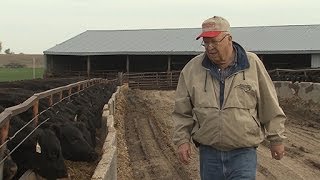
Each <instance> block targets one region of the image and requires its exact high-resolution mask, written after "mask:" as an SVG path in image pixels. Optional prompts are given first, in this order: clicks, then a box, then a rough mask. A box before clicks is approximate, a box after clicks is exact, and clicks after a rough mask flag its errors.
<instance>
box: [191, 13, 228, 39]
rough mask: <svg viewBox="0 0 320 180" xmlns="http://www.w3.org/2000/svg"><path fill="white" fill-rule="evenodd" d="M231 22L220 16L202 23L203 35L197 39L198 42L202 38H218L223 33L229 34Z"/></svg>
mask: <svg viewBox="0 0 320 180" xmlns="http://www.w3.org/2000/svg"><path fill="white" fill-rule="evenodd" d="M229 31H230V24H229V22H228V21H227V20H226V19H224V18H223V17H220V16H213V17H212V18H209V19H207V20H205V21H204V22H203V23H202V33H201V34H200V35H199V36H198V37H197V38H196V39H197V40H198V39H199V38H201V37H216V36H218V35H219V34H220V33H221V32H229Z"/></svg>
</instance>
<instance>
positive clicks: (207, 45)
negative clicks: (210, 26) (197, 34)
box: [201, 34, 229, 47]
mask: <svg viewBox="0 0 320 180" xmlns="http://www.w3.org/2000/svg"><path fill="white" fill-rule="evenodd" d="M227 36H229V34H226V35H225V36H224V37H223V38H222V39H221V40H220V41H210V42H204V41H202V42H201V46H203V47H209V46H211V47H216V46H217V45H219V43H220V42H221V41H223V40H224V38H225V37H227Z"/></svg>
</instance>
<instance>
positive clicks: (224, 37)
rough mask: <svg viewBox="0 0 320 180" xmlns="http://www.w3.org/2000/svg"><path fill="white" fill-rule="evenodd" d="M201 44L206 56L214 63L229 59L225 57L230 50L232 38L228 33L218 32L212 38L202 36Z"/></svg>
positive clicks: (224, 61) (219, 63)
mask: <svg viewBox="0 0 320 180" xmlns="http://www.w3.org/2000/svg"><path fill="white" fill-rule="evenodd" d="M203 45H204V47H205V49H206V54H207V56H208V57H209V59H210V60H211V61H213V62H214V63H216V64H218V65H221V64H224V63H226V62H227V61H229V59H227V56H228V52H230V50H231V51H232V38H231V35H230V34H227V33H220V34H219V35H218V36H216V37H213V38H208V37H204V38H203ZM230 48H231V49H230Z"/></svg>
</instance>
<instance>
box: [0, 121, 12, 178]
mask: <svg viewBox="0 0 320 180" xmlns="http://www.w3.org/2000/svg"><path fill="white" fill-rule="evenodd" d="M9 124H10V120H7V122H6V123H5V124H3V126H2V127H1V130H0V133H1V134H0V136H1V137H0V138H1V140H0V142H1V144H3V143H4V142H5V141H6V139H7V138H8V132H9ZM6 149H7V146H6V145H4V146H2V148H1V149H0V160H1V161H2V160H3V158H5V150H6ZM3 164H4V163H1V164H0V179H3Z"/></svg>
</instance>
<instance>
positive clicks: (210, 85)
mask: <svg viewBox="0 0 320 180" xmlns="http://www.w3.org/2000/svg"><path fill="white" fill-rule="evenodd" d="M246 55H247V58H248V61H249V65H250V67H249V68H247V69H244V70H242V71H240V72H237V73H235V74H234V75H231V76H229V77H228V78H226V79H225V91H224V92H225V93H224V103H223V105H222V107H221V108H220V105H219V81H218V80H216V79H215V78H213V77H212V76H211V75H210V74H209V75H208V74H207V73H208V72H207V71H208V69H206V68H205V67H203V66H202V61H203V58H204V56H205V55H204V54H200V55H198V56H196V57H195V58H193V59H192V60H191V61H190V62H188V64H187V65H186V66H185V67H184V68H183V70H182V71H181V74H180V78H179V83H178V86H177V90H176V99H175V108H174V112H173V114H172V117H173V121H174V125H175V131H174V135H173V142H174V143H175V144H176V145H177V146H179V145H181V144H182V143H185V142H190V141H191V138H192V139H193V140H195V141H196V142H198V143H200V144H203V145H210V146H212V147H214V148H216V149H219V150H232V149H236V148H242V147H257V146H258V145H259V144H260V143H261V142H262V141H263V140H264V138H265V137H267V138H268V140H270V141H271V143H281V142H282V140H283V139H284V138H285V137H284V135H283V133H284V130H285V129H284V122H285V120H286V116H285V114H284V113H283V111H282V109H281V107H280V106H279V103H278V99H277V94H276V91H275V88H274V85H273V83H272V81H271V79H270V77H269V75H268V73H267V71H266V69H265V67H264V65H263V63H262V62H261V61H260V59H259V58H258V57H257V55H255V54H254V53H249V52H247V53H246ZM206 78H208V79H207V81H205V79H206ZM204 88H205V89H204Z"/></svg>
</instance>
